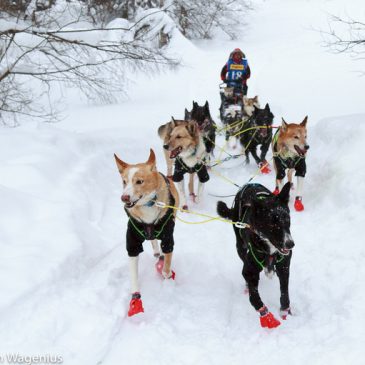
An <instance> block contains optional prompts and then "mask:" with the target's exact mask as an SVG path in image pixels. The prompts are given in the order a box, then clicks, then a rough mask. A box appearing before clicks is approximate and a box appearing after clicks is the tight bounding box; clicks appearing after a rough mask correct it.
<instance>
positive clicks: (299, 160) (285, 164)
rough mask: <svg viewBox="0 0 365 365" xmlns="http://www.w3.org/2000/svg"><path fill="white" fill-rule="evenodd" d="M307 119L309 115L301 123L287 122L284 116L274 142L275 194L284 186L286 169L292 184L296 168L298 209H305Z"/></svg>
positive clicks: (295, 204)
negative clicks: (303, 200) (303, 192)
mask: <svg viewBox="0 0 365 365" xmlns="http://www.w3.org/2000/svg"><path fill="white" fill-rule="evenodd" d="M307 120H308V117H305V118H304V120H303V121H302V122H301V123H300V124H295V123H286V122H285V120H284V119H283V118H282V125H281V127H280V128H279V129H278V130H277V132H276V133H275V135H274V138H273V142H272V148H273V156H274V168H275V171H276V187H275V191H274V194H278V193H279V191H280V190H281V188H282V187H283V185H284V184H283V179H284V178H285V173H286V171H287V176H288V181H289V182H290V183H291V184H292V176H293V172H294V170H295V175H296V176H297V186H296V197H295V203H294V208H295V209H296V210H297V211H302V210H304V206H303V203H302V190H303V182H304V176H305V174H306V171H307V166H306V163H305V156H306V153H307V151H308V149H309V145H308V144H307Z"/></svg>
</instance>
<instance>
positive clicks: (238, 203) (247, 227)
mask: <svg viewBox="0 0 365 365" xmlns="http://www.w3.org/2000/svg"><path fill="white" fill-rule="evenodd" d="M289 191H290V183H286V184H285V185H284V187H283V189H282V190H281V192H280V194H279V195H277V196H275V195H273V194H272V193H271V192H270V191H269V190H268V189H266V188H265V187H264V186H262V185H260V184H247V185H245V186H243V187H242V188H241V190H240V191H239V192H238V193H237V195H236V197H235V200H234V203H233V207H232V209H229V208H228V207H227V205H226V204H225V203H223V202H221V201H219V202H218V204H217V212H218V214H219V215H220V216H221V217H224V218H228V219H230V220H232V221H233V222H235V223H237V224H235V225H233V229H234V232H235V235H236V247H237V252H238V255H239V257H240V258H241V260H242V261H243V270H242V275H243V278H244V279H245V281H246V287H247V288H248V292H249V298H250V302H251V304H252V306H253V307H254V308H255V309H256V310H257V311H258V312H259V314H260V323H261V326H262V327H268V328H274V327H277V326H279V325H280V321H278V320H277V319H276V318H275V317H274V315H273V314H272V313H271V312H269V310H268V309H267V307H266V306H265V304H264V303H263V302H262V300H261V298H260V295H259V292H258V284H259V279H260V272H261V271H262V270H265V272H266V273H267V274H271V273H273V272H274V271H276V274H277V275H278V277H279V280H280V293H281V295H280V305H281V307H280V314H281V317H282V319H286V317H287V315H288V314H291V313H290V300H289V289H288V287H289V270H290V260H291V257H292V248H293V247H294V242H293V239H292V237H291V234H290V215H289V208H288V201H289Z"/></svg>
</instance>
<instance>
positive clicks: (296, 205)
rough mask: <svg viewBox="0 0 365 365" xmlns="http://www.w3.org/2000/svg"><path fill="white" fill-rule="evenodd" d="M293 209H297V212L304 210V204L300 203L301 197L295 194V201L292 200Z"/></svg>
mask: <svg viewBox="0 0 365 365" xmlns="http://www.w3.org/2000/svg"><path fill="white" fill-rule="evenodd" d="M294 209H295V210H296V211H297V212H301V211H302V210H304V205H303V203H302V198H301V197H299V196H297V197H296V198H295V202H294Z"/></svg>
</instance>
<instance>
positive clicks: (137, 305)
mask: <svg viewBox="0 0 365 365" xmlns="http://www.w3.org/2000/svg"><path fill="white" fill-rule="evenodd" d="M142 312H144V308H143V305H142V299H141V294H140V293H138V292H136V293H133V294H132V299H131V301H130V303H129V310H128V317H132V316H134V315H135V314H138V313H142Z"/></svg>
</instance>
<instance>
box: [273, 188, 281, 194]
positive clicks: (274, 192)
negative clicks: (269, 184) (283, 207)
mask: <svg viewBox="0 0 365 365" xmlns="http://www.w3.org/2000/svg"><path fill="white" fill-rule="evenodd" d="M272 193H273V194H274V195H279V193H280V191H279V188H278V187H277V186H276V187H275V190H274V191H273V192H272Z"/></svg>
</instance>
